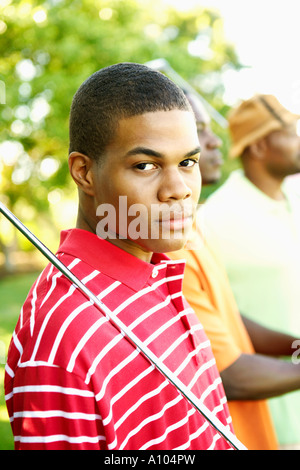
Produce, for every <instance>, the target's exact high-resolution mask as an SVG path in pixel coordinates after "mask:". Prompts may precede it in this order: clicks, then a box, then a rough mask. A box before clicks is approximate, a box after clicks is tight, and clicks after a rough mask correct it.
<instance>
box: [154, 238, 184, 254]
mask: <svg viewBox="0 0 300 470" xmlns="http://www.w3.org/2000/svg"><path fill="white" fill-rule="evenodd" d="M153 242H155V243H153V244H152V243H150V245H151V247H149V246H148V248H150V251H152V252H153V253H169V252H171V251H178V250H181V249H182V248H183V247H184V246H185V244H186V242H187V239H186V238H180V239H177V240H155V241H154V240H153Z"/></svg>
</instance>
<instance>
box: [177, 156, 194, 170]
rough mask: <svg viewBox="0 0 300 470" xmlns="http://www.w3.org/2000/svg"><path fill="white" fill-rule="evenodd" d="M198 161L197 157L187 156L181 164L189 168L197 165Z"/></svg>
mask: <svg viewBox="0 0 300 470" xmlns="http://www.w3.org/2000/svg"><path fill="white" fill-rule="evenodd" d="M197 163H198V160H197V159H195V158H187V159H186V160H183V161H182V162H180V164H179V165H180V166H182V167H184V168H188V167H193V166H195V165H196V164H197Z"/></svg>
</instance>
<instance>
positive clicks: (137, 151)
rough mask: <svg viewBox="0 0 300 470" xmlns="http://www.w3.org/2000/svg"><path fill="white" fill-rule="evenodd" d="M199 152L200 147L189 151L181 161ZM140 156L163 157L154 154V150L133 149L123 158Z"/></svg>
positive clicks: (145, 148) (158, 153)
mask: <svg viewBox="0 0 300 470" xmlns="http://www.w3.org/2000/svg"><path fill="white" fill-rule="evenodd" d="M200 152H201V147H196V148H195V149H194V150H191V151H190V152H188V153H187V154H186V155H184V156H183V159H185V158H189V157H192V156H193V155H196V154H197V153H200ZM140 154H144V155H147V156H149V157H156V158H163V157H164V155H163V154H162V153H160V152H156V150H153V149H150V148H147V147H135V148H133V149H132V150H129V152H127V153H126V154H125V158H126V157H130V156H132V155H140Z"/></svg>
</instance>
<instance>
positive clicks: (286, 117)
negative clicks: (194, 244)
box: [202, 95, 300, 448]
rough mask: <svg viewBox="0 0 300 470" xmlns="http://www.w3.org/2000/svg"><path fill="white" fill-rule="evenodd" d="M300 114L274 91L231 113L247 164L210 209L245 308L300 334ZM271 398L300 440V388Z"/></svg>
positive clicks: (286, 430) (284, 429)
mask: <svg viewBox="0 0 300 470" xmlns="http://www.w3.org/2000/svg"><path fill="white" fill-rule="evenodd" d="M298 119H299V116H298V115H295V114H293V113H291V112H290V111H288V110H287V109H286V108H284V107H283V106H282V105H281V104H280V103H279V101H278V100H277V99H276V98H275V97H274V96H272V95H257V96H254V97H253V98H252V99H250V100H247V101H244V102H242V103H241V104H240V106H238V107H237V109H235V110H234V111H233V112H232V113H231V114H230V116H229V128H230V132H231V137H232V148H231V156H232V157H235V158H237V157H240V162H241V165H242V169H241V170H238V171H236V172H234V173H233V174H231V175H230V177H229V178H228V180H227V181H226V182H225V184H224V185H223V186H222V187H221V188H220V189H219V190H217V191H216V192H215V193H214V194H213V195H212V196H211V197H210V198H209V199H208V201H207V202H206V204H205V205H204V207H203V210H202V222H203V223H204V225H205V230H206V234H209V237H210V239H214V240H215V241H216V242H217V244H218V249H219V252H220V253H221V255H222V258H223V261H224V263H225V266H226V269H227V273H228V276H229V280H230V282H231V286H232V289H233V292H234V294H235V298H236V300H237V303H238V306H239V310H240V311H241V312H242V313H243V314H244V315H245V316H246V317H248V318H250V319H252V320H255V321H257V322H259V323H261V324H262V325H264V326H265V327H269V328H273V329H275V330H277V331H279V332H285V333H287V334H294V335H297V336H298V335H300V317H299V312H300V289H299V280H300V198H299V194H296V192H294V191H293V190H292V189H291V186H290V185H289V184H286V182H285V179H286V177H288V176H290V175H295V174H298V173H299V172H300V138H299V136H298V134H297V125H296V124H297V120H298ZM294 347H295V350H294V353H295V356H297V350H296V344H295V345H294ZM295 359H297V358H296V357H295ZM270 406H271V410H272V415H273V419H274V423H275V426H276V431H277V434H278V438H279V442H280V444H281V445H282V446H283V448H284V447H285V446H288V448H291V447H292V446H298V445H299V444H300V394H299V392H297V393H293V394H289V395H285V396H284V397H281V398H274V399H272V400H270Z"/></svg>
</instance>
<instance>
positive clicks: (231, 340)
mask: <svg viewBox="0 0 300 470" xmlns="http://www.w3.org/2000/svg"><path fill="white" fill-rule="evenodd" d="M168 256H169V257H170V258H172V259H177V260H178V259H185V260H186V269H185V274H184V281H183V293H184V295H185V297H186V299H187V301H188V302H189V304H190V305H191V307H192V308H193V309H194V311H195V313H196V315H197V316H198V318H199V320H200V322H201V323H202V325H203V327H204V329H205V332H206V334H207V336H208V338H209V339H210V341H211V345H212V350H213V353H214V356H215V359H216V362H217V366H218V369H219V371H222V370H224V369H226V368H227V367H229V366H230V365H231V364H232V363H233V362H235V361H236V360H237V359H238V357H239V356H240V355H241V354H242V353H246V354H253V353H254V348H253V345H252V342H251V340H250V337H249V335H248V333H247V330H246V328H245V326H244V323H243V321H242V318H241V316H240V313H239V310H238V307H237V304H236V301H235V298H234V296H233V293H232V290H231V287H230V284H229V280H228V278H227V274H226V272H225V268H223V266H222V265H221V263H220V261H219V260H218V258H217V256H216V255H215V253H214V251H213V250H212V249H211V247H209V245H208V244H207V242H206V241H205V242H204V241H203V238H202V236H201V234H200V232H199V231H198V230H197V231H196V230H195V231H194V235H193V237H192V239H191V240H190V242H189V243H188V244H187V246H186V248H185V249H184V250H180V251H177V252H173V253H168ZM228 404H229V410H230V413H231V417H232V421H233V427H234V430H235V433H236V436H237V437H238V439H239V440H240V441H241V442H242V443H243V444H244V445H245V446H246V447H247V448H248V449H249V450H271V449H272V450H273V449H277V448H278V444H277V439H276V436H275V431H274V428H273V424H272V421H271V416H270V413H269V408H268V405H267V402H266V400H255V401H254V400H251V401H229V402H228Z"/></svg>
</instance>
